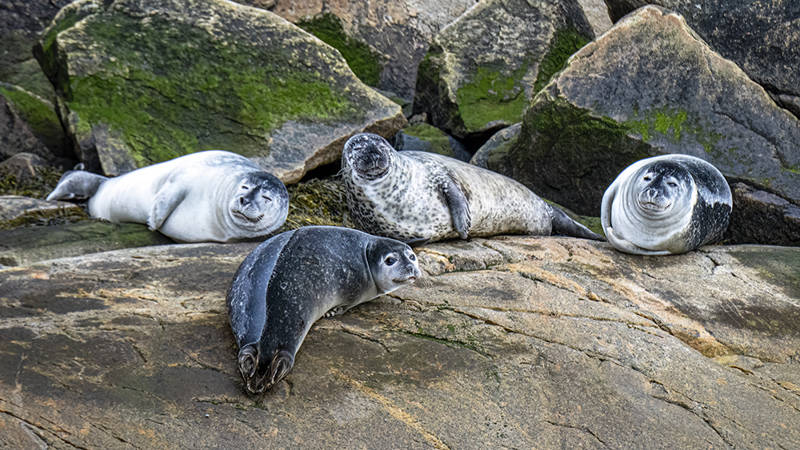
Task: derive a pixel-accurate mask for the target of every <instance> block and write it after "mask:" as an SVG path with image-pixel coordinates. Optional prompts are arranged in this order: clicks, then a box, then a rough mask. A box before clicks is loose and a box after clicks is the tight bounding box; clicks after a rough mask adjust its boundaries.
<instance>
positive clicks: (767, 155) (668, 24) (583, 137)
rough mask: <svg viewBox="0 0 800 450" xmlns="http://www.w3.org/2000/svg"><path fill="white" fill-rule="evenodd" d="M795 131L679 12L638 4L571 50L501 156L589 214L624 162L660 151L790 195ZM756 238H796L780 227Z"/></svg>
mask: <svg viewBox="0 0 800 450" xmlns="http://www.w3.org/2000/svg"><path fill="white" fill-rule="evenodd" d="M798 142H800V120H798V119H797V118H796V117H794V116H792V115H791V114H790V113H788V112H787V111H786V110H784V109H782V108H780V107H778V106H776V105H775V103H774V102H773V101H772V100H771V99H770V97H769V95H768V94H767V92H766V91H764V89H762V88H761V87H760V86H759V85H758V84H756V83H754V82H752V81H751V80H750V79H749V78H748V77H747V75H746V74H745V73H744V72H742V70H741V69H739V68H738V67H737V66H736V65H735V64H733V63H732V62H730V61H729V60H726V59H724V58H722V57H721V56H719V55H718V54H717V53H715V52H714V51H713V50H712V49H710V48H709V47H708V46H707V45H706V44H705V43H704V42H703V41H702V40H701V39H700V38H699V37H698V36H697V35H696V34H695V33H694V32H693V31H692V30H691V29H690V28H689V27H688V26H687V25H686V23H685V21H684V20H683V19H682V18H680V16H677V15H675V14H671V13H667V12H665V11H663V10H662V9H660V8H658V7H654V6H649V7H645V8H642V9H639V10H637V11H636V12H635V13H633V14H631V15H628V16H626V17H625V18H624V19H623V20H621V21H620V22H618V23H617V24H616V25H615V27H614V28H612V29H611V30H610V31H609V32H607V33H606V34H604V35H603V36H602V37H601V38H599V39H598V40H596V41H594V42H592V43H591V44H589V45H587V46H585V47H584V48H582V49H581V50H580V51H578V52H577V53H576V54H575V55H574V56H573V57H572V58H571V59H570V61H569V63H568V66H567V68H566V69H564V71H562V72H561V73H560V74H559V75H558V77H556V78H554V79H553V81H552V82H551V83H550V84H548V86H547V87H546V88H545V89H543V90H542V92H541V93H540V94H539V95H538V96H537V97H536V98H535V100H534V102H533V104H532V105H531V108H530V109H529V110H528V112H527V113H526V116H525V119H524V122H523V126H522V132H521V134H520V138H519V139H518V140H517V143H516V144H515V145H513V146H512V148H511V149H510V150H509V159H510V164H511V166H512V168H513V170H512V173H511V175H512V176H513V177H514V178H516V179H518V180H520V181H521V182H523V183H525V184H526V185H528V186H530V187H532V188H533V190H534V191H536V192H537V193H539V194H540V195H542V196H544V197H545V198H549V199H551V200H554V201H556V202H558V203H560V204H563V205H565V206H567V207H569V208H571V209H573V210H575V211H576V212H578V213H580V214H591V215H596V214H597V213H598V211H599V210H600V201H601V198H602V194H603V192H604V190H605V189H606V188H607V187H608V185H609V184H610V183H611V182H612V181H613V179H614V178H615V177H616V176H617V175H618V174H619V173H620V172H621V171H622V170H623V169H624V168H625V167H626V166H628V165H629V164H631V163H633V162H635V161H637V160H639V159H641V158H644V157H647V156H652V155H657V154H663V153H686V154H691V155H694V156H698V157H701V158H703V159H705V160H707V161H709V162H711V163H712V164H714V165H715V166H716V167H717V168H718V169H720V171H722V173H723V174H725V176H726V177H727V178H728V180H729V182H731V183H733V182H735V181H741V182H744V183H746V184H748V185H750V186H753V187H755V188H756V189H757V190H763V191H767V192H772V193H774V194H776V195H779V196H780V197H782V198H783V199H784V200H787V201H788V202H790V203H793V204H795V205H797V204H800V147H798V146H797V143H798ZM738 202H739V199H737V198H736V197H734V205H736V204H737V203H738ZM735 208H736V207H735V206H734V209H735ZM766 208H767V206H764V207H763V208H762V209H764V210H765V209H766ZM759 211H760V210H759V209H758V208H757V209H755V210H753V212H754V214H756V215H758V214H759V213H760V212H759ZM745 219H746V220H751V218H745ZM752 220H757V217H753V218H752ZM733 226H735V224H733V225H732V227H733ZM776 228H780V226H776ZM755 238H756V237H755V236H752V237H748V238H747V239H745V242H748V241H749V242H753V241H754V240H755ZM751 239H753V240H751ZM756 242H758V240H756ZM760 242H762V243H776V244H792V245H797V244H799V243H800V242H797V241H796V240H795V241H792V240H791V239H790V238H789V236H787V235H775V236H773V238H772V239H771V240H769V241H766V242H764V241H760Z"/></svg>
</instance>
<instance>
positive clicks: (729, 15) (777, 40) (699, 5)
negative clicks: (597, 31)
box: [606, 0, 800, 117]
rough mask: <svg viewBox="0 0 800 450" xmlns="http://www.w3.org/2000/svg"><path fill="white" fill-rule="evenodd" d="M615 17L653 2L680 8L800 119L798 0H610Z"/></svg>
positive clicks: (718, 47)
mask: <svg viewBox="0 0 800 450" xmlns="http://www.w3.org/2000/svg"><path fill="white" fill-rule="evenodd" d="M606 3H608V6H609V10H610V11H609V12H610V13H611V15H612V18H613V19H614V20H617V19H619V18H620V17H622V16H624V15H625V14H628V13H629V12H631V11H633V10H635V9H637V8H639V7H641V6H644V5H647V4H655V5H659V6H663V7H664V8H666V9H669V10H672V11H676V12H678V13H680V14H682V15H683V16H684V17H685V18H686V22H687V23H688V24H689V26H691V27H692V29H694V30H695V31H696V32H697V34H699V35H700V36H701V37H702V38H703V39H704V40H705V41H706V42H708V44H709V45H710V46H711V47H712V48H714V50H716V51H717V52H719V53H720V54H721V55H722V56H724V57H725V58H728V59H730V60H732V61H733V62H735V63H736V64H737V65H738V66H739V67H741V68H742V70H744V71H745V73H747V75H748V76H750V78H752V79H753V80H754V81H755V82H757V83H758V84H760V85H761V86H763V87H764V89H766V90H767V92H769V94H770V95H772V96H773V98H774V99H775V100H776V101H778V102H779V103H780V104H781V106H783V107H785V108H787V109H789V110H790V111H792V112H793V113H794V114H795V115H796V116H797V117H800V70H797V68H798V67H800V20H798V18H799V17H800V9H798V4H797V2H793V1H770V2H754V1H752V0H703V1H688V0H607V1H606Z"/></svg>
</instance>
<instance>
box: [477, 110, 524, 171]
mask: <svg viewBox="0 0 800 450" xmlns="http://www.w3.org/2000/svg"><path fill="white" fill-rule="evenodd" d="M521 130H522V122H518V123H515V124H514V125H511V126H510V127H506V128H503V129H502V130H500V131H498V132H497V133H495V134H493V135H492V137H491V138H489V140H488V141H486V143H484V144H483V145H482V146H481V147H480V148H479V149H478V151H476V152H475V155H473V156H472V159H470V161H469V162H470V164H474V165H476V166H478V167H483V168H484V169H489V170H493V171H495V172H498V173H504V174H508V173H511V166H510V165H509V164H510V162H509V160H508V151H509V149H511V146H512V145H514V143H515V142H516V141H517V139H518V138H519V133H520V131H521Z"/></svg>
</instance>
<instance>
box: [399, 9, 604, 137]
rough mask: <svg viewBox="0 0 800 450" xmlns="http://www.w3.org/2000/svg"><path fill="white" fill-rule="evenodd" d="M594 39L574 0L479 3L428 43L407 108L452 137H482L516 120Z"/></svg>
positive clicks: (517, 120) (593, 30) (582, 12)
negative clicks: (554, 75)
mask: <svg viewBox="0 0 800 450" xmlns="http://www.w3.org/2000/svg"><path fill="white" fill-rule="evenodd" d="M586 3H592V2H586ZM593 11H595V12H596V11H597V9H596V8H595V9H593ZM594 36H595V28H593V27H592V26H591V25H590V24H589V21H588V20H587V15H586V13H585V12H584V10H583V9H582V5H581V4H580V3H579V2H576V1H574V0H560V1H557V2H552V1H525V0H488V1H484V2H480V3H478V4H477V5H476V6H475V7H473V8H471V9H470V10H469V11H467V12H466V13H465V14H464V15H462V16H461V17H459V18H458V19H457V20H456V21H455V22H453V23H451V24H450V25H448V26H447V27H446V28H444V29H443V30H442V31H441V32H439V34H437V35H436V37H435V38H434V40H433V43H432V44H431V47H430V50H429V51H428V54H427V55H426V56H425V59H424V60H423V61H422V63H421V65H420V67H419V72H418V78H417V90H416V97H415V99H414V111H415V113H421V112H426V113H428V116H429V117H430V119H431V123H432V124H433V125H435V126H436V127H438V128H441V129H443V130H444V131H446V132H448V133H450V134H452V135H453V136H455V137H456V138H461V139H466V138H470V139H474V138H479V137H481V136H483V135H486V136H485V137H488V136H489V135H491V133H493V132H494V131H497V130H498V129H500V128H503V127H505V126H509V125H511V124H513V123H516V122H519V121H520V120H521V119H522V113H523V112H524V110H525V109H526V108H527V106H528V104H529V102H530V100H531V98H533V96H534V94H536V93H537V92H538V91H539V89H541V87H542V86H544V85H545V84H546V82H547V81H548V80H549V78H550V77H551V76H552V75H553V74H554V73H556V72H558V71H559V70H560V69H561V68H562V67H563V64H564V62H565V61H566V60H567V58H568V57H569V56H570V55H571V54H572V53H574V52H575V51H576V50H577V49H579V48H580V47H582V46H583V45H584V44H585V43H586V42H588V41H589V40H590V39H591V38H593V37H594ZM487 134H488V135H487Z"/></svg>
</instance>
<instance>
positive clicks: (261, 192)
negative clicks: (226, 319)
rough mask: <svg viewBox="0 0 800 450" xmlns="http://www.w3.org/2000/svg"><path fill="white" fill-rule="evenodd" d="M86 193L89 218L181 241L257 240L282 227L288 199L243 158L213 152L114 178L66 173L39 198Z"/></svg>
mask: <svg viewBox="0 0 800 450" xmlns="http://www.w3.org/2000/svg"><path fill="white" fill-rule="evenodd" d="M98 177H99V178H98ZM90 182H91V183H95V182H97V186H95V187H93V185H90V184H89V183H90ZM92 188H93V189H94V191H96V192H94V191H92ZM87 193H88V194H89V196H90V197H91V198H90V199H89V215H90V216H92V217H96V218H100V219H106V220H109V221H111V222H136V223H146V224H147V226H148V227H150V229H151V230H158V231H160V232H161V233H163V234H164V235H166V236H169V237H170V238H172V239H175V240H177V241H184V242H201V241H218V242H228V241H231V240H237V239H247V238H255V237H259V236H265V235H267V234H269V233H271V232H273V231H275V230H276V229H278V228H279V227H280V226H281V225H283V223H284V222H285V221H286V216H287V214H288V212H289V193H288V191H287V190H286V186H284V185H283V183H282V182H281V181H280V180H279V179H278V178H276V177H275V176H273V175H271V174H269V173H267V172H265V171H264V170H263V169H261V168H260V167H259V166H258V165H257V164H255V163H254V162H252V161H250V160H249V159H247V158H246V157H244V156H241V155H237V154H236V153H231V152H226V151H221V150H209V151H204V152H197V153H192V154H189V155H185V156H181V157H178V158H175V159H171V160H169V161H165V162H162V163H158V164H154V165H152V166H147V167H143V168H141V169H137V170H134V171H132V172H128V173H126V174H124V175H120V176H118V177H114V178H105V177H100V176H99V175H94V174H90V173H88V172H84V171H72V172H71V173H67V174H65V175H64V176H63V177H62V179H61V181H59V183H58V185H57V186H56V188H55V190H53V192H52V193H50V195H48V196H47V198H48V200H50V199H55V200H57V199H69V198H78V197H79V196H84V195H86V194H87ZM70 196H71V197H70Z"/></svg>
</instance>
